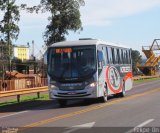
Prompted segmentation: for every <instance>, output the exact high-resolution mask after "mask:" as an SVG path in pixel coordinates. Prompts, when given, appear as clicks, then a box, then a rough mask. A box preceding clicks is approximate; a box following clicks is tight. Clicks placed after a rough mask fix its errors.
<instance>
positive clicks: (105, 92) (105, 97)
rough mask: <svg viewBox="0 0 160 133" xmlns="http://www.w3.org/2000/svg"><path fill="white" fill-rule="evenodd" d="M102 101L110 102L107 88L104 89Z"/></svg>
mask: <svg viewBox="0 0 160 133" xmlns="http://www.w3.org/2000/svg"><path fill="white" fill-rule="evenodd" d="M101 101H102V102H103V103H105V102H107V101H108V90H107V87H105V88H104V95H103V97H101Z"/></svg>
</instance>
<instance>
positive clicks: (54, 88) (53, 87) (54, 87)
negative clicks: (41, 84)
mask: <svg viewBox="0 0 160 133" xmlns="http://www.w3.org/2000/svg"><path fill="white" fill-rule="evenodd" d="M50 89H51V90H58V87H57V86H55V85H50Z"/></svg>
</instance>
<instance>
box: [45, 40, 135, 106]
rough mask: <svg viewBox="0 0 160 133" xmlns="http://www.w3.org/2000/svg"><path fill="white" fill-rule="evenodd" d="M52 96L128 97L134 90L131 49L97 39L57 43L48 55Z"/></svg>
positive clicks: (62, 98) (61, 101) (63, 98)
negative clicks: (128, 92) (126, 94)
mask: <svg viewBox="0 0 160 133" xmlns="http://www.w3.org/2000/svg"><path fill="white" fill-rule="evenodd" d="M46 55H47V56H46V60H47V64H48V81H49V96H50V98H51V99H57V100H58V102H59V104H60V105H61V106H65V105H66V104H67V100H69V99H91V98H100V99H101V100H102V101H103V102H106V101H107V99H108V95H113V94H117V95H119V96H121V97H124V96H125V92H126V91H128V90H130V89H131V88H132V61H131V49H129V48H127V47H123V46H118V45H116V44H113V43H108V42H104V41H100V40H96V39H81V40H78V41H65V42H59V43H54V44H53V45H51V46H50V47H49V48H48V50H47V52H46Z"/></svg>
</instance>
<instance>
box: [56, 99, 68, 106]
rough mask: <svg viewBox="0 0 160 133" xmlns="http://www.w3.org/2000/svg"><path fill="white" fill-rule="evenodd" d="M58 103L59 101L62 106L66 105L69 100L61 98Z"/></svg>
mask: <svg viewBox="0 0 160 133" xmlns="http://www.w3.org/2000/svg"><path fill="white" fill-rule="evenodd" d="M58 103H59V105H60V107H65V106H66V105H67V100H64V99H59V100H58Z"/></svg>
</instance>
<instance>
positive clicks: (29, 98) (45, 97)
mask: <svg viewBox="0 0 160 133" xmlns="http://www.w3.org/2000/svg"><path fill="white" fill-rule="evenodd" d="M37 100H49V97H48V94H41V95H40V98H37V97H36V96H23V95H22V96H21V98H20V103H23V102H29V101H37ZM13 104H18V102H17V100H16V99H14V100H9V101H7V102H0V107H2V106H6V105H13Z"/></svg>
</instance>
